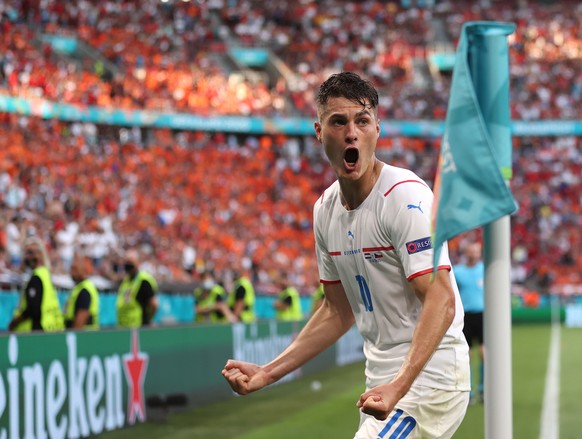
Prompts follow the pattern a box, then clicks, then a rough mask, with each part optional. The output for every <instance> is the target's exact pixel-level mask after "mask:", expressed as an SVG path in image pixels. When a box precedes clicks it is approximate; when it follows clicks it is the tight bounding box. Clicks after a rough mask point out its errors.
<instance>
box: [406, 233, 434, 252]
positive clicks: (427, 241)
mask: <svg viewBox="0 0 582 439" xmlns="http://www.w3.org/2000/svg"><path fill="white" fill-rule="evenodd" d="M430 249H432V239H431V238H430V236H427V237H426V238H420V239H416V240H414V241H408V242H407V243H406V251H407V252H408V254H409V255H412V254H414V253H420V252H423V251H425V250H430Z"/></svg>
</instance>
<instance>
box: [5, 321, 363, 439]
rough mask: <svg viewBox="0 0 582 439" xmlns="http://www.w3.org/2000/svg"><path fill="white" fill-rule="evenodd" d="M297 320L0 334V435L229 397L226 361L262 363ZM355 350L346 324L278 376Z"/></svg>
mask: <svg viewBox="0 0 582 439" xmlns="http://www.w3.org/2000/svg"><path fill="white" fill-rule="evenodd" d="M304 323H305V321H303V322H295V323H278V322H275V321H269V322H261V323H257V324H252V325H244V324H236V325H211V326H196V327H193V326H189V327H173V328H156V329H143V330H133V331H131V330H110V331H95V332H72V331H71V332H63V333H58V334H29V335H4V336H0V365H1V367H0V437H1V438H6V437H10V438H16V437H39V438H40V437H48V438H51V439H52V438H75V437H87V436H90V435H95V434H99V433H102V432H104V431H110V430H115V429H119V428H124V427H128V426H131V425H133V424H135V423H137V422H144V421H146V420H147V419H148V413H149V412H154V413H155V410H156V409H157V408H159V407H163V408H164V410H168V409H171V408H172V407H173V406H180V407H183V406H196V405H202V404H208V403H211V402H215V401H218V400H223V399H227V398H230V397H232V396H233V393H232V391H231V390H230V387H229V386H228V385H227V383H226V382H225V381H224V379H223V378H222V375H221V374H220V371H221V370H222V368H223V366H224V364H225V362H226V360H227V359H228V358H235V359H239V360H243V361H252V362H257V363H263V362H266V361H269V360H270V359H272V358H273V357H275V356H277V355H278V354H279V353H280V352H281V351H282V350H283V349H284V348H285V347H286V346H287V345H288V344H289V343H290V342H291V340H292V339H293V338H294V337H295V336H296V335H297V333H298V332H299V330H300V329H301V328H302V327H303V325H304ZM362 346H363V342H362V339H361V337H360V335H359V333H358V332H357V331H356V330H355V329H352V330H350V331H349V332H348V333H347V334H346V335H345V336H344V337H342V339H340V340H339V341H338V342H337V343H336V344H335V345H334V346H332V347H331V348H330V349H328V350H326V351H325V352H323V353H322V354H321V355H319V356H318V357H316V358H315V359H314V360H312V361H310V362H309V363H307V364H306V365H305V366H304V367H302V368H301V369H299V370H297V371H296V372H294V373H292V374H290V375H288V376H287V377H285V379H284V381H289V380H293V379H296V378H298V377H300V376H304V375H308V374H311V373H314V372H320V371H323V370H326V369H329V368H332V367H335V366H337V365H343V364H347V363H351V362H354V361H359V360H362V359H363V353H362Z"/></svg>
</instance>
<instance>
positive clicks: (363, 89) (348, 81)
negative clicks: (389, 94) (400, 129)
mask: <svg viewBox="0 0 582 439" xmlns="http://www.w3.org/2000/svg"><path fill="white" fill-rule="evenodd" d="M329 98H346V99H349V100H350V101H354V102H358V103H360V104H362V105H363V106H366V105H369V106H370V107H372V109H374V110H375V109H376V108H378V92H377V91H376V89H375V88H374V85H373V84H372V83H371V82H370V81H368V80H367V79H363V78H362V77H360V76H359V75H358V74H356V73H353V72H341V73H336V74H334V75H331V76H330V77H329V78H327V79H326V80H325V82H324V83H323V84H321V86H320V87H319V91H318V92H317V97H316V99H315V102H316V103H317V106H318V107H320V106H324V105H327V102H328V100H329Z"/></svg>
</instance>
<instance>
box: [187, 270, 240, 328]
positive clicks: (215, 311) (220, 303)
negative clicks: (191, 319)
mask: <svg viewBox="0 0 582 439" xmlns="http://www.w3.org/2000/svg"><path fill="white" fill-rule="evenodd" d="M227 299H228V297H227V293H226V290H225V289H224V287H223V286H222V285H220V284H219V283H216V282H215V281H214V278H213V276H212V275H211V274H205V275H204V276H203V280H202V283H201V284H200V286H199V287H197V288H196V289H195V290H194V300H195V303H196V322H197V323H203V322H212V323H224V322H236V321H237V320H236V318H235V317H234V315H233V314H232V311H231V310H230V308H229V307H228V305H227V304H226V301H227Z"/></svg>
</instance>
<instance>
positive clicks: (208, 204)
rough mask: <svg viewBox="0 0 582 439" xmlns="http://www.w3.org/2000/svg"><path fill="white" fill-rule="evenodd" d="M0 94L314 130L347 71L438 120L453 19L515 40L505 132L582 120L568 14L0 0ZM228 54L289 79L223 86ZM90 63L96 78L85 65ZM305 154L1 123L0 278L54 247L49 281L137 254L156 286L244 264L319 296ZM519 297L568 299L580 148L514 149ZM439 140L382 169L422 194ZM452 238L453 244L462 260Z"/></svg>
mask: <svg viewBox="0 0 582 439" xmlns="http://www.w3.org/2000/svg"><path fill="white" fill-rule="evenodd" d="M0 13H1V21H0V29H1V32H0V95H4V96H13V97H26V98H32V99H38V98H42V99H46V100H49V101H54V102H64V103H71V104H76V105H95V106H100V107H105V108H112V109H113V108H115V109H126V110H130V109H135V110H138V109H148V110H157V111H167V112H186V113H193V114H197V115H202V116H218V115H222V116H224V115H241V116H267V117H278V116H301V117H314V116H315V107H314V102H313V101H314V93H315V92H316V89H317V88H316V87H317V85H318V84H319V83H321V82H322V81H323V80H324V79H325V78H326V77H327V76H328V75H329V74H331V73H333V72H336V71H341V70H355V71H358V72H361V73H363V74H364V75H366V76H367V77H369V78H370V79H372V80H373V81H374V82H375V84H376V85H377V86H378V87H379V89H380V92H381V102H380V117H381V118H383V119H399V120H420V119H443V118H444V116H445V113H446V108H447V102H448V94H449V86H450V74H448V75H447V74H442V73H439V72H436V73H435V72H434V71H431V67H430V65H428V64H427V62H426V60H427V58H428V56H429V55H430V53H431V51H433V50H434V49H435V48H436V47H453V48H454V47H455V44H456V38H457V37H458V35H459V33H460V27H461V25H462V23H463V22H465V21H468V20H496V21H508V22H514V23H516V24H517V29H516V32H515V34H513V35H512V36H510V40H509V41H510V57H511V59H510V68H511V86H510V91H511V99H510V102H511V113H512V117H513V119H515V120H537V119H579V120H580V119H582V105H581V104H582V68H581V66H582V64H581V63H580V59H581V58H582V34H581V32H580V26H579V23H580V22H581V21H582V5H580V4H578V2H573V1H568V2H557V1H556V2H552V1H526V0H521V1H502V2H500V1H493V0H491V1H481V2H452V1H448V2H447V1H434V2H430V1H426V2H414V1H410V2H395V1H372V0H364V1H358V2H347V1H342V0H324V1H317V2H315V1H309V0H302V1H297V2H268V1H260V0H242V1H237V0H209V1H177V0H167V1H160V0H116V1H113V0H80V1H74V2H73V1H71V2H63V1H59V0H5V1H0ZM40 34H51V35H65V36H66V35H70V36H74V37H75V38H78V39H80V40H82V41H83V42H84V44H86V45H87V47H88V48H90V49H91V50H93V51H95V53H98V54H100V55H101V56H100V57H98V58H96V57H89V56H87V57H85V58H83V59H69V58H67V57H64V56H62V55H61V54H59V53H55V52H54V50H53V49H52V47H51V45H50V44H47V43H46V42H43V41H42V40H41V39H40V38H39V35H40ZM232 45H242V46H245V47H268V48H269V49H270V50H271V51H272V52H273V54H274V56H276V57H277V59H279V60H280V62H281V64H282V65H283V66H284V67H285V69H287V70H286V71H288V72H289V74H288V76H286V77H283V76H280V77H277V78H273V77H272V75H271V76H270V75H267V74H264V72H263V73H261V72H254V74H252V73H253V72H250V73H251V74H248V73H249V72H247V74H242V73H241V72H233V71H229V69H228V66H225V65H224V59H223V57H221V56H220V55H221V54H224V53H225V52H226V51H227V50H228V48H229V47H230V46H232ZM96 59H97V61H96ZM314 140H315V139H314V138H312V137H310V136H307V137H293V136H286V135H283V134H278V135H261V136H250V135H240V134H233V133H228V132H225V133H220V132H186V131H172V130H165V129H141V128H138V127H113V126H104V125H96V124H93V123H80V122H63V121H58V120H54V119H48V120H44V119H40V118H34V117H24V116H20V115H17V114H9V113H3V114H0V202H1V204H0V209H1V212H2V214H1V216H0V218H1V221H2V224H1V229H0V251H1V252H2V255H1V257H0V273H5V274H6V273H11V272H16V271H18V270H19V269H20V263H21V260H22V242H23V240H24V238H25V237H26V236H30V235H36V236H39V237H41V238H42V239H43V240H44V241H45V242H46V243H47V245H48V246H49V251H50V255H51V258H52V262H53V273H55V274H66V273H68V270H69V268H70V263H71V261H72V258H73V255H74V253H75V252H83V253H85V254H86V255H87V256H89V257H90V258H91V260H92V261H93V265H94V269H95V273H97V274H99V275H101V276H103V277H105V278H107V277H108V276H110V274H111V273H110V272H111V270H112V269H113V267H115V266H116V265H118V262H119V261H118V258H119V255H120V253H121V251H122V250H123V249H125V248H129V247H139V248H140V250H141V260H142V261H143V264H144V266H146V268H147V270H148V271H149V272H150V273H152V274H153V275H154V276H155V277H156V278H157V279H158V280H160V281H162V282H163V281H167V282H185V283H190V282H192V281H196V280H197V279H198V276H199V275H200V273H202V272H203V271H205V270H207V269H212V270H214V271H215V273H216V274H217V276H218V277H219V278H221V279H224V280H229V279H230V280H232V276H233V271H234V270H236V269H238V267H240V266H241V265H243V266H246V267H251V268H252V269H253V272H254V276H255V278H254V280H255V282H256V284H257V286H258V288H257V289H258V291H259V292H267V293H269V292H275V291H274V290H273V289H272V281H271V280H272V279H274V278H276V277H277V276H278V275H279V273H281V272H288V273H289V275H290V279H291V281H292V282H293V283H294V284H295V285H296V286H297V287H298V288H299V289H300V291H301V292H303V293H310V292H312V291H313V289H314V288H315V287H316V286H317V284H318V279H317V269H316V263H315V258H314V250H313V237H312V230H311V213H312V205H313V203H314V202H315V200H316V199H317V198H318V197H319V195H320V194H321V192H322V191H323V189H324V188H325V187H327V186H328V185H329V184H330V183H331V182H332V181H333V178H334V175H333V174H332V172H331V170H330V169H329V167H328V166H327V165H326V162H325V159H324V157H323V155H322V153H321V150H320V148H319V147H318V144H316V143H315V141H314ZM513 142H514V179H513V181H512V189H513V192H514V195H515V197H516V199H517V200H518V202H519V204H520V210H519V212H518V213H517V214H516V215H515V216H514V217H513V219H512V252H513V264H514V265H513V273H514V282H515V283H516V284H522V285H528V286H530V287H532V288H538V289H540V291H542V292H547V291H551V290H552V288H554V287H555V286H556V285H574V284H580V283H581V281H580V278H579V276H580V275H579V273H581V272H582V270H581V269H582V253H581V249H582V246H581V238H580V234H579V233H578V230H579V228H580V221H581V218H582V215H581V205H582V203H581V201H582V200H581V194H582V181H581V177H580V175H582V172H581V171H582V156H581V155H580V153H579V151H580V149H581V146H582V145H581V144H580V143H581V140H580V138H577V137H515V138H514V139H513ZM439 145H440V139H432V138H426V139H420V138H382V139H381V143H380V149H379V151H378V152H379V155H380V157H381V158H382V159H384V160H386V161H387V162H389V163H391V164H394V165H397V166H404V167H408V168H411V169H413V170H415V171H416V172H417V173H418V174H419V175H420V176H422V177H423V178H425V179H426V181H427V182H428V183H429V184H430V185H432V180H433V178H434V174H435V169H436V159H437V155H438V149H439ZM462 241H463V240H462V238H461V239H458V240H455V241H453V242H452V243H451V247H452V251H453V253H454V254H455V252H456V251H457V248H458V247H460V246H462V245H463V242H462Z"/></svg>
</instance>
